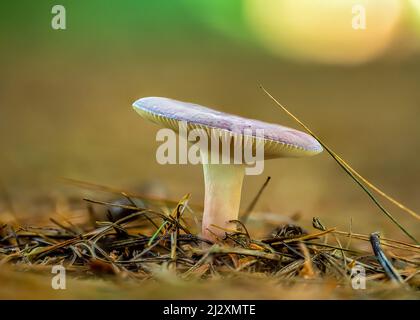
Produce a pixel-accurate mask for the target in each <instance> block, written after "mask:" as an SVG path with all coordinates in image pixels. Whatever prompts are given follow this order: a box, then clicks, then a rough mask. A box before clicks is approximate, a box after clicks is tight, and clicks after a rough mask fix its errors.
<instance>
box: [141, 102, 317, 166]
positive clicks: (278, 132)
mask: <svg viewBox="0 0 420 320" xmlns="http://www.w3.org/2000/svg"><path fill="white" fill-rule="evenodd" d="M133 107H134V109H135V110H136V111H137V113H139V114H140V115H141V116H142V117H143V118H145V119H148V120H150V121H152V122H154V123H156V124H158V125H160V126H163V127H166V128H170V129H172V130H174V131H176V132H178V131H179V123H180V122H181V121H185V122H186V123H187V124H188V130H192V129H198V128H201V129H204V130H206V131H207V133H208V134H211V131H212V130H216V131H217V132H219V134H225V135H230V136H235V135H242V136H243V137H246V138H247V139H246V141H247V143H248V144H250V143H252V144H253V146H255V145H258V144H261V143H263V144H264V157H265V158H267V159H272V158H282V157H303V156H312V155H315V154H318V153H320V152H322V150H323V148H322V146H321V145H320V144H319V142H318V141H317V140H316V139H315V138H313V137H312V136H310V135H308V134H306V133H304V132H301V131H298V130H295V129H292V128H288V127H284V126H281V125H278V124H273V123H267V122H263V121H259V120H254V119H247V118H244V117H240V116H236V115H233V114H229V113H224V112H220V111H217V110H214V109H210V108H207V107H203V106H200V105H198V104H193V103H188V102H182V101H177V100H173V99H169V98H161V97H147V98H141V99H139V100H137V101H135V102H134V103H133ZM257 129H263V130H264V131H263V133H264V134H263V138H262V137H260V136H258V135H257V131H256V130H257ZM250 133H251V134H250ZM244 141H245V140H244Z"/></svg>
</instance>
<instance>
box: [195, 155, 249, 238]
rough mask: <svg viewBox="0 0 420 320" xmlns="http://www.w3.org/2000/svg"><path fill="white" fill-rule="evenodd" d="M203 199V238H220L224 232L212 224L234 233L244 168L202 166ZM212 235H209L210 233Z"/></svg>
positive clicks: (231, 165) (214, 165)
mask: <svg viewBox="0 0 420 320" xmlns="http://www.w3.org/2000/svg"><path fill="white" fill-rule="evenodd" d="M203 170H204V183H205V197H204V213H203V222H202V236H203V237H204V238H206V239H209V240H212V241H214V240H216V237H215V235H216V236H217V237H220V238H223V237H224V235H225V231H224V230H221V229H219V228H215V227H214V226H212V225H215V226H218V227H221V228H224V229H230V230H232V229H233V230H235V228H236V225H235V223H229V221H230V220H237V219H238V214H239V206H240V203H241V191H242V182H243V179H244V175H245V166H244V165H242V164H211V163H208V164H203ZM209 230H210V231H211V232H210V231H209Z"/></svg>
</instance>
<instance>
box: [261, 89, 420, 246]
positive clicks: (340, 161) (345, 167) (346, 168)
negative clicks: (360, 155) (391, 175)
mask: <svg viewBox="0 0 420 320" xmlns="http://www.w3.org/2000/svg"><path fill="white" fill-rule="evenodd" d="M260 88H261V89H262V90H263V91H264V93H265V94H266V95H267V96H268V97H269V98H270V99H271V100H273V101H274V102H275V103H276V104H277V105H278V106H279V107H280V108H281V109H283V111H284V112H286V113H287V114H288V115H289V116H290V117H292V118H293V119H294V120H295V121H296V122H297V123H299V124H300V125H301V126H302V127H303V128H304V129H305V130H306V131H307V132H308V133H309V134H310V135H311V136H312V137H314V138H315V139H316V140H317V141H318V142H319V143H320V144H321V145H322V147H324V149H325V150H326V151H327V152H328V153H329V154H330V155H331V157H332V158H333V159H334V160H335V161H336V162H337V163H338V164H339V165H340V167H341V168H342V169H343V170H344V171H345V172H346V173H347V174H348V175H349V176H350V177H351V178H352V179H353V180H354V181H355V182H356V183H357V184H358V185H359V186H360V187H361V188H362V189H363V190H364V191H365V192H366V194H367V195H368V196H369V198H370V199H371V200H372V201H373V202H374V203H375V204H376V206H377V207H378V208H379V209H380V210H381V211H382V212H383V213H384V214H385V215H386V216H387V217H388V218H389V219H390V220H391V221H392V222H393V223H394V224H395V225H396V226H397V227H398V228H400V230H402V231H403V232H404V233H405V234H406V235H407V236H408V237H409V238H410V239H411V240H413V241H414V242H415V243H417V244H419V242H418V241H417V240H416V238H414V237H413V236H412V235H411V234H410V233H409V232H408V231H407V230H406V229H405V228H404V227H403V226H402V225H401V224H400V223H399V222H398V221H397V220H396V219H395V218H394V217H393V216H392V215H391V214H390V213H389V212H388V211H387V210H386V209H385V208H384V207H383V206H382V204H380V203H379V201H378V200H377V199H376V198H375V197H374V195H373V194H372V193H371V192H370V190H369V189H368V187H370V188H372V189H373V190H374V191H376V192H377V193H379V194H380V195H382V196H383V197H385V198H386V199H388V200H389V201H391V202H392V203H394V204H395V205H397V206H398V207H399V208H401V209H402V210H404V211H406V212H408V213H410V214H411V215H412V216H413V217H415V218H416V219H419V216H418V214H416V213H415V212H414V211H412V210H410V209H408V208H407V207H405V206H404V205H402V204H401V203H399V202H398V201H397V200H395V199H394V198H391V197H390V196H388V195H387V194H386V193H385V192H383V191H381V190H380V189H379V188H377V187H376V186H374V185H373V184H372V183H370V182H369V181H368V180H366V179H365V178H363V177H362V176H361V175H360V174H359V173H357V172H356V171H355V170H354V169H353V168H352V167H350V165H349V164H347V162H345V161H344V160H343V159H342V158H341V157H339V156H338V155H337V154H336V153H335V152H334V151H333V150H332V149H331V148H329V147H328V146H327V145H326V144H325V143H324V142H322V141H321V140H320V139H319V138H318V137H317V136H316V135H315V133H313V132H312V130H311V129H309V128H308V127H307V126H306V125H305V124H304V123H303V122H302V121H300V120H299V119H298V118H297V117H296V116H295V115H293V114H292V113H291V112H290V111H289V110H287V109H286V108H285V107H284V106H283V105H282V104H281V103H280V102H279V101H277V99H276V98H274V97H273V96H272V95H271V94H270V93H269V92H268V91H267V90H266V89H265V88H264V87H263V86H262V85H260ZM362 182H363V183H365V184H366V185H367V186H365V185H364V184H363V183H362Z"/></svg>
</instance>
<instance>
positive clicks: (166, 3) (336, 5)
mask: <svg viewBox="0 0 420 320" xmlns="http://www.w3.org/2000/svg"><path fill="white" fill-rule="evenodd" d="M55 4H61V5H64V7H65V8H66V25H67V29H66V30H53V29H52V28H51V19H52V17H53V14H52V13H51V8H52V6H53V5H55ZM355 4H363V5H364V6H365V8H366V29H364V30H355V29H353V28H352V19H353V17H354V14H352V6H353V5H355ZM419 8H420V5H419V1H416V0H413V1H403V0H401V1H398V0H397V1H391V0H381V1H379V0H378V1H368V0H365V1H348V0H347V1H343V0H336V1H328V2H327V1H321V0H312V1H304V0H246V1H245V0H244V1H224V0H200V1H193V0H176V1H170V0H158V1H134V0H130V1H128V0H125V1H99V0H90V1H81V0H79V1H76V0H71V1H70V0H69V1H64V0H61V1H58V2H57V1H43V0H38V1H29V0H28V1H21V0H16V1H2V2H1V4H0V43H1V51H0V58H1V59H0V70H1V76H0V147H1V149H0V150H1V157H0V179H1V181H2V185H3V189H4V190H6V191H5V192H7V194H8V195H9V196H10V199H12V202H13V206H14V208H15V210H16V211H18V212H27V211H28V210H29V211H30V210H32V207H31V206H30V205H29V204H30V203H32V201H33V199H35V198H37V197H41V196H43V195H45V194H54V195H57V194H71V193H75V192H76V193H80V194H81V195H83V192H82V191H80V190H78V189H76V190H75V189H74V188H69V187H68V186H65V185H64V184H63V183H61V182H58V181H57V178H59V177H68V178H75V179H80V180H84V181H91V182H95V183H99V184H105V185H110V186H114V187H121V188H126V189H130V188H137V187H138V186H141V185H144V184H147V183H158V184H160V185H161V186H163V188H164V189H165V190H167V195H168V196H169V197H171V198H181V197H182V196H183V195H184V194H186V193H187V192H192V193H193V198H192V199H193V201H194V202H197V203H200V202H202V199H203V178H202V173H201V167H199V166H192V165H187V166H186V165H171V166H161V165H159V164H157V163H156V161H155V150H156V147H157V143H156V142H155V133H156V131H157V127H155V126H154V125H153V124H150V123H147V122H146V121H144V120H143V119H141V118H140V117H138V116H137V115H136V114H135V112H133V110H132V108H131V103H132V102H133V101H134V100H136V99H138V98H140V97H144V96H165V97H170V98H175V99H179V100H184V101H191V102H196V103H199V104H202V105H208V106H213V107H215V108H217V109H220V110H223V111H226V112H231V113H236V114H240V115H242V116H246V117H252V118H257V119H261V120H266V121H271V122H277V123H280V124H285V125H289V126H293V127H297V125H296V124H295V123H293V122H292V121H291V120H290V119H289V118H288V117H287V116H286V115H285V114H283V113H282V112H281V111H280V110H279V109H277V108H276V107H275V106H274V105H273V103H272V102H271V101H270V100H269V99H268V98H267V97H266V96H265V95H264V94H263V92H262V91H261V90H260V89H259V88H258V84H263V85H264V86H265V87H266V88H267V89H268V90H269V91H270V92H271V93H272V94H273V95H274V96H276V97H277V98H278V99H279V100H280V101H281V102H282V103H284V104H285V105H286V106H287V107H288V108H289V109H290V110H291V111H292V112H294V113H295V114H296V115H298V116H299V117H300V118H301V119H302V120H303V121H304V122H306V123H307V124H308V125H309V126H310V127H311V128H312V129H313V130H314V131H315V132H317V133H318V134H319V136H320V137H322V138H323V139H324V140H325V141H326V142H327V143H328V144H329V145H330V146H332V147H333V148H334V149H335V150H336V151H337V152H338V153H339V154H341V155H342V156H343V157H344V158H345V159H346V160H348V161H349V162H350V163H351V164H352V165H353V166H354V167H355V168H356V169H358V170H359V171H360V172H361V173H362V174H364V175H365V176H366V177H367V178H368V179H371V180H372V181H374V182H376V183H377V184H378V185H379V186H380V187H382V188H383V189H384V190H385V191H388V192H389V193H391V194H393V195H395V197H396V198H397V199H400V200H401V201H402V202H403V203H406V204H407V206H409V207H412V208H413V209H417V210H420V196H419V195H420V183H419V180H420V163H419V161H418V152H419V150H420V127H419V124H418V119H419V112H420V90H419V83H420V60H419V57H420V51H419V42H420V13H419V12H420V9H419ZM268 175H270V176H271V177H272V182H271V184H270V185H269V187H268V188H267V190H266V192H265V193H264V195H263V197H262V198H261V201H260V202H259V204H258V207H257V211H259V212H260V213H261V214H262V213H263V212H275V213H282V214H285V215H291V214H293V213H296V212H300V213H301V214H302V215H303V218H302V221H301V223H302V224H303V225H305V226H309V225H310V219H311V218H312V217H313V216H318V217H321V219H322V220H323V221H325V223H326V224H327V225H329V226H335V225H336V226H338V227H340V228H341V229H348V227H349V223H350V218H351V217H352V218H353V230H354V231H359V232H372V231H376V230H380V231H384V232H386V234H387V235H392V236H394V237H402V238H403V236H401V235H400V233H399V231H398V230H397V229H396V228H395V227H394V226H392V225H391V224H390V223H389V222H388V220H386V219H385V218H384V217H383V216H382V215H381V213H380V212H379V211H378V209H377V208H376V207H375V206H374V205H373V204H372V203H371V202H370V201H369V200H368V198H367V197H366V195H365V194H364V193H363V192H362V191H360V190H359V189H358V188H357V187H356V186H355V184H354V183H353V182H352V181H351V180H350V179H349V178H348V177H347V176H346V175H345V174H344V173H343V172H342V171H341V170H340V169H339V168H338V166H337V165H336V164H335V163H334V162H333V161H332V160H331V159H330V158H329V156H328V155H327V154H326V153H324V154H322V155H321V156H317V157H314V158H309V159H299V160H297V159H285V160H271V161H268V162H266V166H265V172H264V174H263V175H261V176H257V177H247V178H246V180H245V185H244V194H243V201H242V202H243V204H242V206H243V207H245V206H246V205H247V204H248V203H249V202H250V201H251V199H252V197H253V195H254V194H255V193H256V192H257V191H258V189H259V187H260V186H261V184H262V183H263V182H264V180H265V178H266V176H268ZM1 209H2V210H7V206H6V205H3V206H2V207H1ZM393 212H394V213H395V215H396V217H397V218H398V219H400V220H401V222H402V223H405V225H407V226H408V229H409V230H410V231H411V232H412V233H414V234H417V236H419V235H420V233H419V230H418V224H417V225H416V222H415V221H413V220H412V219H410V218H409V217H407V215H406V214H405V213H401V212H399V211H398V210H396V209H393ZM257 215H258V213H257Z"/></svg>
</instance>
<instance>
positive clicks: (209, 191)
mask: <svg viewBox="0 0 420 320" xmlns="http://www.w3.org/2000/svg"><path fill="white" fill-rule="evenodd" d="M133 107H134V109H135V110H136V111H137V113H139V114H140V115H141V116H142V117H143V118H145V119H148V120H150V121H152V122H154V123H157V124H159V125H160V126H163V127H165V128H169V129H172V130H174V131H175V132H178V133H179V131H180V128H179V125H180V124H181V123H186V124H187V127H188V130H193V129H201V130H204V131H205V132H206V133H207V134H208V135H210V136H211V135H214V133H217V134H219V135H221V136H223V137H226V136H230V137H231V136H234V137H239V138H244V139H243V147H244V148H252V149H253V150H255V149H256V147H257V146H263V147H264V149H263V152H264V154H263V155H264V159H274V158H285V157H303V156H311V155H315V154H318V153H320V152H322V150H323V149H322V147H321V145H320V144H319V143H318V141H317V140H316V139H314V138H313V137H312V136H310V135H308V134H306V133H304V132H301V131H298V130H294V129H291V128H287V127H284V126H280V125H277V124H271V123H266V122H262V121H258V120H252V119H246V118H243V117H239V116H236V115H232V114H228V113H224V112H220V111H216V110H213V109H210V108H206V107H203V106H200V105H197V104H192V103H186V102H181V101H177V100H172V99H168V98H160V97H147V98H141V99H139V100H137V101H136V102H134V104H133ZM261 129H262V130H263V135H262V136H257V135H256V134H255V132H257V131H258V130H261ZM247 132H248V133H247ZM249 132H251V134H249ZM208 151H210V152H208ZM219 152H220V151H219V148H217V150H213V148H211V150H210V149H208V150H206V149H205V148H203V149H200V153H201V156H202V157H205V158H203V159H206V160H209V158H210V157H209V155H211V159H212V160H213V156H214V155H215V153H219ZM216 156H218V154H216ZM219 162H220V161H219ZM202 164H203V171H204V183H205V197H204V212H203V220H202V237H204V238H206V239H208V240H212V241H214V240H217V238H221V237H223V236H224V234H225V231H224V230H232V229H235V223H234V222H232V221H233V220H237V219H238V214H239V205H240V200H241V190H242V182H243V178H244V175H245V168H247V165H249V163H224V162H223V163H214V161H213V162H212V161H202ZM215 226H217V227H215Z"/></svg>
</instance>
